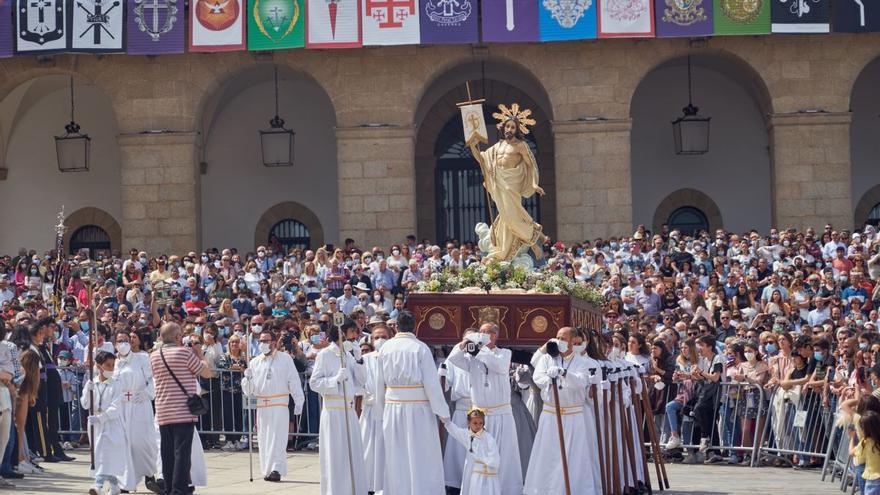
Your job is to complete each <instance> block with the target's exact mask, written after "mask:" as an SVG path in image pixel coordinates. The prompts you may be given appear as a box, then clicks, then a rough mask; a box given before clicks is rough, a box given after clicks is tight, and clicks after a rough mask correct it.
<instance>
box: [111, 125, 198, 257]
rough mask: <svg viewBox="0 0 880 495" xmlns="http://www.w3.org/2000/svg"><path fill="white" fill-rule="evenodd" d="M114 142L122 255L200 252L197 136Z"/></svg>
mask: <svg viewBox="0 0 880 495" xmlns="http://www.w3.org/2000/svg"><path fill="white" fill-rule="evenodd" d="M118 141H119V159H120V166H121V169H122V191H121V193H122V250H123V252H125V251H127V250H129V249H131V248H137V249H144V250H146V251H147V252H148V253H150V254H151V255H154V254H159V253H168V254H178V255H179V254H181V253H184V254H185V253H186V252H188V251H198V250H199V248H200V243H201V242H200V241H201V240H200V238H199V208H200V201H199V187H198V186H199V181H198V180H199V176H198V173H199V171H198V167H196V158H197V156H198V153H197V151H198V147H199V139H198V134H197V133H195V132H174V133H162V134H160V133H156V134H122V135H120V136H119V138H118Z"/></svg>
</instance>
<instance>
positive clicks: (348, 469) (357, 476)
mask: <svg viewBox="0 0 880 495" xmlns="http://www.w3.org/2000/svg"><path fill="white" fill-rule="evenodd" d="M340 331H341V332H342V334H343V335H344V338H345V341H344V343H343V348H342V349H340V348H339V344H338V341H339V332H340ZM327 336H328V339H329V340H330V342H331V344H330V345H329V346H327V347H325V348H324V349H321V351H320V352H318V355H317V357H315V367H314V369H313V370H312V377H311V378H310V379H309V386H310V387H311V389H312V390H314V391H315V392H317V393H318V394H320V395H321V399H322V402H323V407H322V408H321V423H320V428H319V430H318V431H319V433H318V444H319V445H320V446H321V448H320V449H318V456H319V458H320V461H321V493H322V495H346V494H350V495H365V494H366V493H367V475H366V472H365V469H364V462H363V459H364V447H363V443H362V442H361V435H360V428H359V427H358V418H357V413H356V412H355V410H354V392H355V390H356V389H357V387H359V386H360V387H363V386H364V384H365V382H366V377H367V371H366V368H364V364H363V359H362V358H361V355H360V352H361V350H360V346H358V345H357V343H356V340H357V338H358V337H359V336H360V331H359V330H358V329H357V325H356V324H355V323H354V322H353V321H352V320H346V321H345V323H344V324H343V325H342V328H341V329H338V328H337V327H331V328H330V330H329V331H328V332H327ZM343 361H344V363H345V365H344V366H343ZM377 387H378V385H377ZM377 390H378V388H377ZM346 423H347V424H346ZM385 493H389V492H388V491H387V490H386V492H385Z"/></svg>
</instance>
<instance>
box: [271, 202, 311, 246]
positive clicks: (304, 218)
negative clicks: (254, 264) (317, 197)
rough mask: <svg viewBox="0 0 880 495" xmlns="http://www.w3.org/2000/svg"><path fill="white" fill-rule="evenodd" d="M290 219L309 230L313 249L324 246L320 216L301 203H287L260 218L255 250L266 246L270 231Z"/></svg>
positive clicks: (272, 208)
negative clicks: (260, 246) (277, 224)
mask: <svg viewBox="0 0 880 495" xmlns="http://www.w3.org/2000/svg"><path fill="white" fill-rule="evenodd" d="M288 218H292V219H294V220H298V221H299V222H300V223H302V224H303V225H305V226H306V228H307V229H309V234H310V235H311V241H312V247H313V248H316V247H318V246H323V245H324V228H323V227H322V226H321V221H320V220H319V219H318V216H317V215H315V213H314V212H313V211H312V210H310V209H308V208H307V207H306V206H304V205H302V204H300V203H297V202H295V201H285V202H284V203H278V204H277V205H275V206H273V207H271V208H269V209H268V210H266V212H265V213H263V215H262V216H261V217H260V220H259V221H258V222H257V227H256V229H254V248H256V247H257V246H259V245H265V244H266V242H267V241H268V240H269V231H270V230H271V229H272V227H273V226H274V225H275V224H276V223H278V222H280V221H282V220H286V219H288Z"/></svg>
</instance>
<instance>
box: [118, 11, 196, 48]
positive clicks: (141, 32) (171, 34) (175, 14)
mask: <svg viewBox="0 0 880 495" xmlns="http://www.w3.org/2000/svg"><path fill="white" fill-rule="evenodd" d="M128 9H129V11H128V46H127V47H126V52H127V53H129V54H131V55H161V54H166V53H183V49H184V43H185V35H186V32H185V26H186V22H185V13H186V7H185V6H184V0H129V1H128Z"/></svg>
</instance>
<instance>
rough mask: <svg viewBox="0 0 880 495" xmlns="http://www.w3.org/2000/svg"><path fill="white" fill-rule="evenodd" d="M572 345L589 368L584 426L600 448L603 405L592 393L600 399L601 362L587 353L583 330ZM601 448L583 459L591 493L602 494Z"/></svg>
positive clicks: (595, 351) (593, 442) (578, 332)
mask: <svg viewBox="0 0 880 495" xmlns="http://www.w3.org/2000/svg"><path fill="white" fill-rule="evenodd" d="M572 344H573V345H572V347H573V350H574V352H575V354H577V355H579V356H581V359H583V361H584V365H585V366H586V368H587V377H588V381H587V393H586V396H585V401H584V411H583V413H584V424H585V425H586V428H587V444H588V445H595V446H598V445H599V435H598V433H597V430H598V428H599V427H601V425H597V424H596V416H597V414H596V412H597V411H596V406H597V405H601V403H600V402H598V400H597V399H595V398H594V397H593V394H592V393H591V392H592V391H595V395H596V396H597V397H598V394H599V386H600V385H601V382H602V370H601V365H600V364H599V361H597V360H596V359H593V358H592V357H590V355H589V353H588V352H587V340H586V335H585V334H584V333H583V331H582V330H580V329H578V330H576V332H575V336H574V337H573V338H572ZM592 352H594V353H596V355H597V356H598V352H599V351H598V349H596V348H595V347H594V348H593V349H592ZM600 448H601V447H597V448H595V449H592V452H593V453H595V455H590V456H588V457H587V458H586V459H583V462H582V463H581V464H580V465H581V466H584V463H585V464H586V466H585V467H586V469H587V470H588V471H589V472H590V478H591V481H592V486H591V487H590V493H602V472H601V466H600V463H599V454H598V450H599V449H600Z"/></svg>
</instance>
